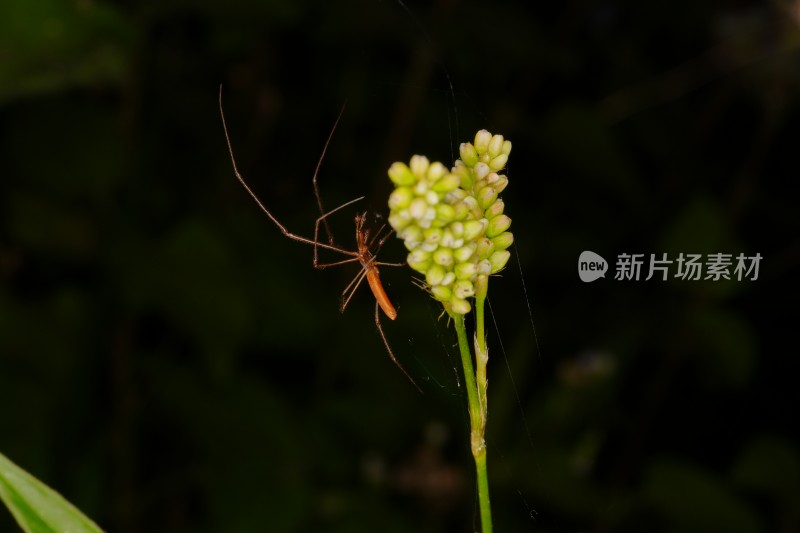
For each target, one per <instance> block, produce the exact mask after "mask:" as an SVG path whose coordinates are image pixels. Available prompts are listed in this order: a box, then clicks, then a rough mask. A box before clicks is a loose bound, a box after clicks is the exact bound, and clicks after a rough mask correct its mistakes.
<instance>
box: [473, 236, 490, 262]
mask: <svg viewBox="0 0 800 533" xmlns="http://www.w3.org/2000/svg"><path fill="white" fill-rule="evenodd" d="M494 250H495V246H494V243H493V242H492V241H491V239H489V238H487V237H481V238H480V239H479V240H478V247H477V248H476V249H475V253H476V254H477V255H478V257H479V258H480V259H486V258H488V257H489V256H490V255H492V254H493V253H494Z"/></svg>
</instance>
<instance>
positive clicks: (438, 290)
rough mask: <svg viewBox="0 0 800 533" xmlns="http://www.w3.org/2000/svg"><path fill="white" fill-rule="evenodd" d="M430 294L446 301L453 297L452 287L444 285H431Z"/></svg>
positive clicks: (441, 300)
mask: <svg viewBox="0 0 800 533" xmlns="http://www.w3.org/2000/svg"><path fill="white" fill-rule="evenodd" d="M431 294H432V295H433V297H434V298H436V299H437V300H439V301H440V302H446V301H448V300H449V299H450V298H452V297H453V289H451V288H450V287H445V286H444V285H436V286H435V287H431Z"/></svg>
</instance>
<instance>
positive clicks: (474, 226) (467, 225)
mask: <svg viewBox="0 0 800 533" xmlns="http://www.w3.org/2000/svg"><path fill="white" fill-rule="evenodd" d="M485 227H486V226H484V223H483V222H481V221H480V220H467V221H466V222H464V240H465V241H474V240H475V239H476V238H477V237H478V235H480V234H482V233H483V230H484V228H485Z"/></svg>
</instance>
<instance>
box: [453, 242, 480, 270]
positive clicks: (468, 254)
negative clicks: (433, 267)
mask: <svg viewBox="0 0 800 533" xmlns="http://www.w3.org/2000/svg"><path fill="white" fill-rule="evenodd" d="M474 254H475V247H474V246H469V245H467V246H462V247H461V248H458V249H457V250H453V258H454V259H455V260H456V263H465V262H467V261H469V260H470V259H471V258H472V256H473V255H474ZM456 277H458V274H456Z"/></svg>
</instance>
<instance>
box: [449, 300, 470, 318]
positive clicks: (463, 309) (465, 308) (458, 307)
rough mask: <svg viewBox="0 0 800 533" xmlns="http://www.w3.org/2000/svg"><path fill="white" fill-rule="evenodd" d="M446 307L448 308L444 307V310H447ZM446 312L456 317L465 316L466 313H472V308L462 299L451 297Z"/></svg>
mask: <svg viewBox="0 0 800 533" xmlns="http://www.w3.org/2000/svg"><path fill="white" fill-rule="evenodd" d="M447 307H448V306H447V305H446V306H445V308H447ZM448 310H449V311H450V312H451V313H454V314H456V315H466V314H467V313H469V312H470V311H472V306H471V305H470V304H469V302H468V301H466V300H464V299H462V298H456V297H455V296H453V297H452V298H451V299H450V303H449V309H448Z"/></svg>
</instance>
